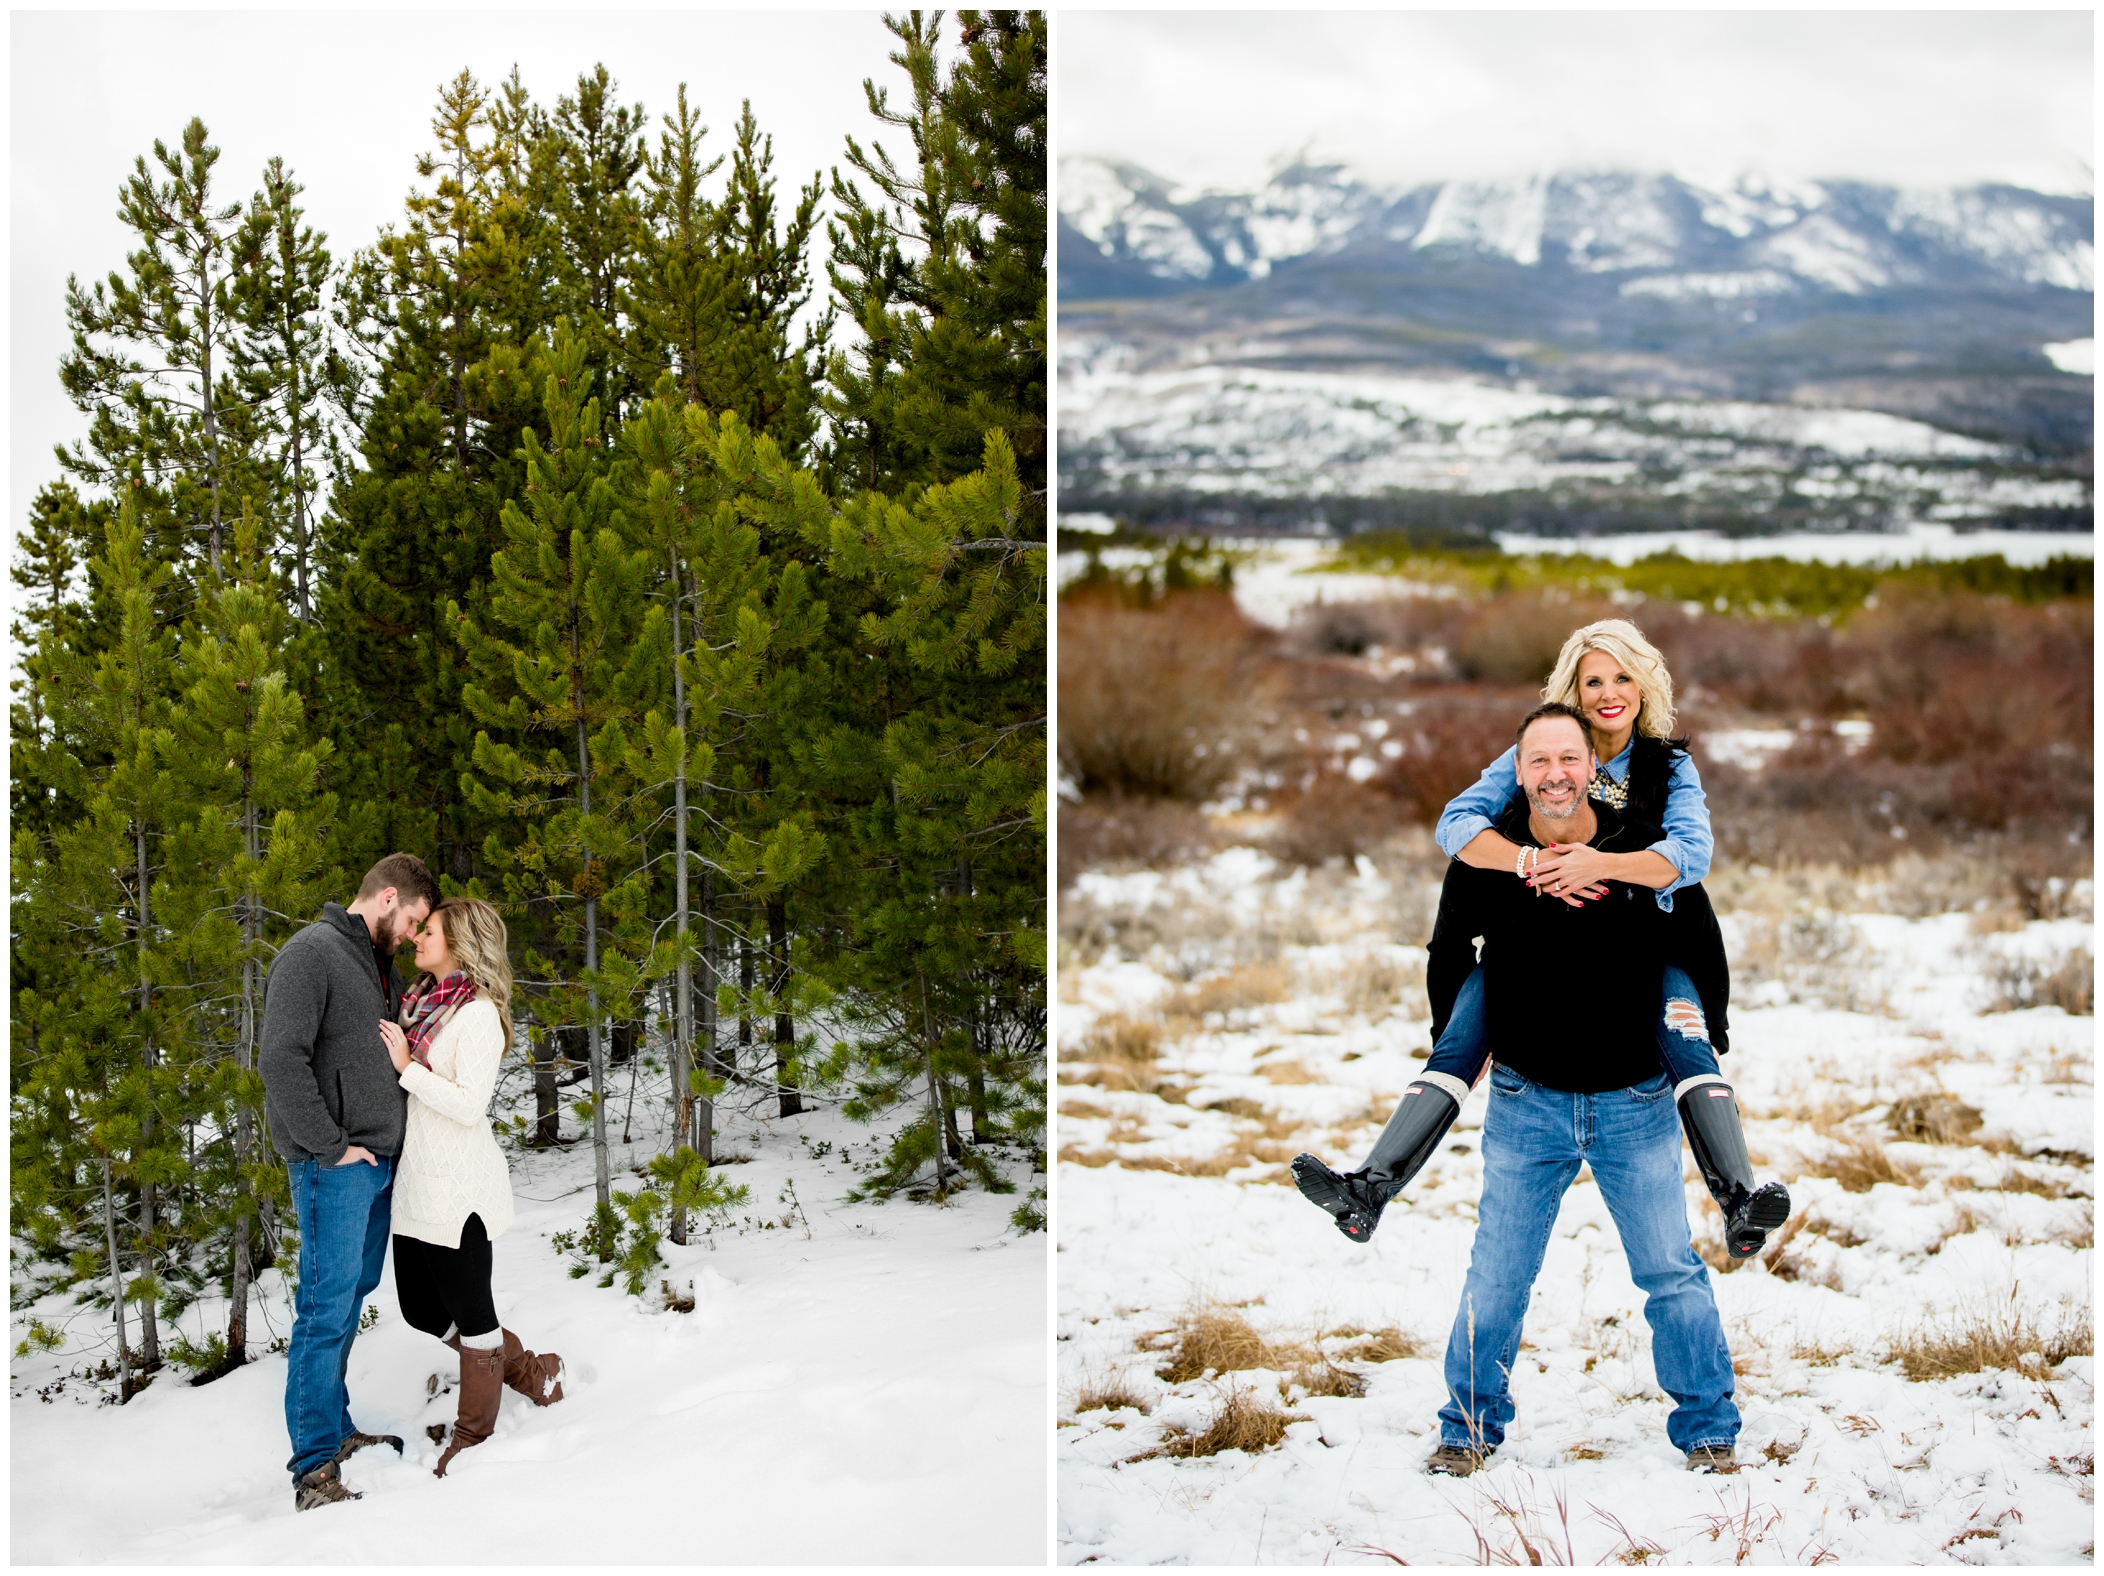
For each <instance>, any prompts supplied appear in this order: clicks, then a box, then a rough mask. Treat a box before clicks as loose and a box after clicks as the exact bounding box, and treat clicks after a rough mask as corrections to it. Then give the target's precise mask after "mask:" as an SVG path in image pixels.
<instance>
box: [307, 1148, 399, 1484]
mask: <svg viewBox="0 0 2104 1576" xmlns="http://www.w3.org/2000/svg"><path fill="white" fill-rule="evenodd" d="M288 1169H289V1170H290V1172H291V1175H292V1208H293V1213H294V1214H295V1215H296V1216H297V1217H298V1220H299V1231H300V1269H299V1274H300V1283H299V1292H298V1294H297V1296H296V1297H295V1299H294V1301H293V1306H292V1343H291V1349H290V1350H289V1351H288V1352H287V1353H286V1354H285V1362H286V1372H285V1432H286V1433H288V1434H290V1435H291V1436H292V1459H291V1460H290V1461H288V1462H286V1463H285V1465H286V1466H287V1467H289V1468H290V1469H291V1472H292V1476H293V1478H294V1480H295V1481H296V1480H298V1479H299V1478H301V1477H303V1476H304V1475H305V1474H307V1473H309V1472H312V1471H313V1470H314V1469H315V1468H316V1467H318V1466H320V1465H321V1464H322V1463H323V1462H325V1461H328V1460H331V1459H333V1458H334V1456H335V1454H336V1447H337V1446H338V1445H340V1444H342V1443H343V1442H344V1440H345V1439H347V1438H348V1437H350V1436H351V1435H352V1434H355V1433H356V1432H357V1431H358V1430H357V1427H356V1426H355V1425H354V1424H353V1423H352V1422H351V1397H350V1392H349V1391H348V1390H347V1389H346V1388H345V1386H344V1374H345V1373H346V1372H347V1371H348V1370H349V1368H350V1366H351V1342H352V1341H354V1340H356V1339H357V1338H358V1316H359V1314H360V1313H361V1312H362V1311H363V1310H364V1308H365V1299H366V1296H367V1294H368V1293H370V1292H371V1291H372V1289H373V1288H374V1287H375V1286H377V1285H379V1284H380V1272H381V1270H382V1269H384V1268H385V1267H386V1264H387V1227H388V1223H389V1221H390V1220H391V1218H392V1209H391V1206H392V1204H393V1202H394V1177H395V1159H394V1156H392V1155H382V1156H380V1157H379V1164H378V1165H370V1166H369V1165H367V1164H366V1163H365V1162H364V1161H362V1160H360V1161H354V1162H352V1163H351V1164H350V1165H347V1166H325V1165H323V1164H321V1163H320V1162H319V1161H315V1160H300V1161H295V1162H294V1163H293V1164H292V1165H291V1166H290V1167H289V1168H288Z"/></svg>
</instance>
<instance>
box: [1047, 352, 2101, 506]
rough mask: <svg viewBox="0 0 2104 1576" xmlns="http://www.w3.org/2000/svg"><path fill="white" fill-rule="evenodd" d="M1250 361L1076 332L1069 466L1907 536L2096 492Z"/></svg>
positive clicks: (1805, 410)
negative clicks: (1539, 500) (1850, 523)
mask: <svg viewBox="0 0 2104 1576" xmlns="http://www.w3.org/2000/svg"><path fill="white" fill-rule="evenodd" d="M1244 352H1245V356H1246V359H1242V360H1229V359H1226V356H1225V355H1223V358H1222V359H1221V360H1216V361H1212V362H1209V363H1206V364H1200V365H1189V366H1135V365H1134V362H1135V360H1136V358H1135V356H1134V355H1133V354H1132V352H1131V350H1130V348H1129V347H1128V346H1126V345H1124V344H1122V343H1120V342H1118V341H1117V340H1114V339H1110V338H1108V337H1104V336H1099V335H1096V334H1092V333H1090V332H1089V331H1087V330H1085V329H1077V330H1075V331H1073V332H1071V333H1070V334H1068V335H1067V336H1066V338H1065V340H1064V342H1063V347H1062V353H1061V362H1060V403H1059V411H1060V431H1061V438H1062V452H1061V463H1062V467H1063V468H1064V469H1067V470H1068V471H1070V472H1074V471H1083V472H1086V473H1087V474H1088V475H1089V476H1090V484H1091V486H1092V487H1096V488H1100V489H1103V490H1105V491H1110V492H1120V491H1122V492H1193V493H1206V492H1234V493H1256V494H1263V495H1267V496H1272V497H1281V498H1288V497H1305V498H1311V499H1320V498H1332V497H1342V496H1366V495H1370V494H1378V493H1381V492H1383V491H1386V490H1400V491H1409V492H1432V493H1471V494H1481V493H1498V492H1507V491H1512V490H1516V489H1535V490H1548V489H1554V488H1559V487H1566V486H1574V485H1575V486H1581V487H1588V488H1595V489H1606V490H1617V491H1627V492H1632V493H1641V494H1643V495H1644V496H1646V497H1649V498H1652V499H1685V500H1689V501H1691V502H1703V501H1716V502H1719V503H1724V504H1739V505H1743V506H1746V507H1750V508H1765V507H1774V506H1776V505H1779V504H1784V503H1792V504H1794V505H1795V506H1796V507H1798V508H1799V509H1810V510H1814V511H1821V512H1825V513H1829V514H1832V515H1833V516H1835V517H1836V518H1837V519H1844V520H1845V519H1847V518H1849V517H1850V516H1852V515H1853V514H1855V513H1856V512H1857V511H1858V509H1859V508H1860V507H1862V506H1865V505H1871V506H1874V507H1875V508H1876V510H1877V513H1878V518H1879V519H1880V520H1881V521H1883V522H1885V523H1887V524H1889V525H1893V526H1900V527H1904V526H1905V525H1906V524H1908V523H1911V522H1912V521H1915V520H1925V521H1945V520H1971V519H1982V518H1992V517H1994V516H1996V515H1999V514H2001V513H2003V512H2005V511H2009V510H2015V509H2032V508H2041V507H2048V508H2049V507H2061V508H2069V509H2074V508H2080V507H2082V506H2083V505H2085V504H2086V503H2087V502H2088V498H2089V490H2088V488H2087V487H2086V485H2085V484H2084V483H2083V482H2082V481H2081V480H2079V479H2076V478H2073V477H2053V478H2042V477H2039V476H2037V475H2033V474H2027V473H2026V469H2027V468H2026V467H2025V466H2024V465H2023V464H2022V462H2021V457H2020V456H2018V455H2016V454H2015V453H2014V452H2012V451H2011V450H2009V449H2008V448H2007V447H2005V446H2002V445H1997V444H1992V443H1986V442H1982V441H1980V440H1978V439H1974V438H1969V437H1965V436H1962V435H1960V434H1957V433H1952V432H1948V431H1945V430H1943V429H1940V428H1937V427H1934V426H1931V425H1929V424H1928V423H1926V422H1920V421H1912V420H1908V419H1906V418H1903V417H1899V416H1893V415H1888V414H1885V413H1883V412H1879V411H1873V410H1859V409H1858V410H1851V409H1847V408H1845V407H1844V408H1816V407H1806V406H1800V405H1786V404H1777V403H1767V404H1763V403H1757V402H1753V401H1744V400H1737V401H1733V400H1688V399H1678V400H1632V399H1624V398H1619V397H1596V398H1591V399H1581V398H1572V397H1570V396H1568V395H1562V394H1553V393H1546V392H1542V391H1540V390H1536V389H1531V388H1514V387H1510V386H1504V385H1500V384H1497V383H1493V382H1490V381H1487V380H1480V379H1466V378H1455V377H1446V378H1439V377H1430V376H1416V377H1412V376H1407V375H1402V374H1397V373H1390V372H1384V371H1378V370H1365V371H1357V372H1342V371H1328V372H1323V371H1297V370H1289V369H1284V368H1277V367H1270V366H1265V365H1262V364H1260V358H1261V355H1262V346H1261V345H1255V344H1252V345H1249V346H1246V347H1244ZM1982 462H2000V463H1987V464H1983V463H1982Z"/></svg>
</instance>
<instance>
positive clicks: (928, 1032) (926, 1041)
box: [920, 974, 950, 1191]
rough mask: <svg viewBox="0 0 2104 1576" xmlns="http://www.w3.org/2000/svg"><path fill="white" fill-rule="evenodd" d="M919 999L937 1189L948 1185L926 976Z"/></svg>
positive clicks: (933, 1036) (921, 985)
mask: <svg viewBox="0 0 2104 1576" xmlns="http://www.w3.org/2000/svg"><path fill="white" fill-rule="evenodd" d="M920 999H921V1044H922V1045H923V1046H924V1047H925V1048H926V1054H927V1059H928V1126H929V1129H930V1130H931V1131H932V1132H933V1133H934V1134H935V1186H936V1188H937V1190H938V1191H940V1190H941V1189H943V1188H946V1187H948V1186H949V1181H950V1179H949V1173H948V1172H947V1171H946V1170H945V1169H944V1166H943V1130H942V1096H941V1095H940V1094H938V1093H937V1092H936V1091H937V1084H936V1081H935V1024H934V1020H933V1019H931V1018H930V1017H929V1016H928V976H927V975H926V974H922V975H921V976H920Z"/></svg>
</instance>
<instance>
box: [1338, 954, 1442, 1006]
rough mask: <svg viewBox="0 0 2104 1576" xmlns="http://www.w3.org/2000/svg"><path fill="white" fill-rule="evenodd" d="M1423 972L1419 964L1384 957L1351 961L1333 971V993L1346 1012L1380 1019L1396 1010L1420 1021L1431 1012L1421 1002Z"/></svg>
mask: <svg viewBox="0 0 2104 1576" xmlns="http://www.w3.org/2000/svg"><path fill="white" fill-rule="evenodd" d="M1424 981H1425V968H1424V964H1423V963H1422V962H1421V961H1420V962H1418V963H1416V964H1415V965H1411V964H1406V963H1404V962H1403V961H1402V960H1401V959H1400V958H1396V957H1392V956H1388V955H1386V954H1382V955H1378V956H1374V957H1361V958H1353V959H1352V960H1351V961H1350V962H1349V963H1347V964H1345V965H1344V966H1343V967H1342V968H1340V969H1339V970H1338V971H1337V976H1336V983H1335V989H1336V992H1337V994H1338V996H1339V997H1341V998H1342V999H1343V1002H1344V1005H1345V1007H1346V1008H1347V1009H1349V1010H1350V1011H1352V1012H1354V1013H1359V1014H1362V1015H1366V1016H1381V1015H1383V1014H1384V1013H1385V1012H1386V1011H1387V1010H1389V1009H1396V1010H1399V1011H1401V1012H1402V1014H1403V1015H1404V1016H1405V1017H1408V1018H1421V1017H1424V1016H1425V1015H1426V1014H1427V1013H1429V1012H1430V1011H1431V1008H1430V1007H1429V1005H1428V1004H1427V1003H1426V1001H1425V985H1424Z"/></svg>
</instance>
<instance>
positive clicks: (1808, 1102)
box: [1750, 1073, 1877, 1138]
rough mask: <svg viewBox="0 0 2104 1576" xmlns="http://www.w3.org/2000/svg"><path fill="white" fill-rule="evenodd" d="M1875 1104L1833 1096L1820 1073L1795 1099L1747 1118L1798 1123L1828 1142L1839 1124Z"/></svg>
mask: <svg viewBox="0 0 2104 1576" xmlns="http://www.w3.org/2000/svg"><path fill="white" fill-rule="evenodd" d="M1876 1103H1877V1102H1876V1101H1874V1100H1863V1099H1857V1098H1855V1097H1853V1096H1850V1095H1846V1094H1835V1093H1833V1092H1832V1091H1831V1090H1830V1088H1828V1087H1827V1075H1825V1074H1823V1073H1822V1074H1820V1075H1818V1076H1815V1077H1814V1078H1813V1079H1812V1080H1811V1082H1810V1083H1809V1084H1808V1086H1807V1087H1806V1088H1805V1089H1804V1090H1803V1092H1801V1093H1800V1094H1799V1095H1798V1096H1797V1097H1796V1098H1795V1099H1786V1100H1784V1101H1781V1102H1779V1103H1777V1104H1776V1105H1774V1106H1771V1107H1769V1108H1768V1109H1766V1110H1763V1111H1757V1112H1753V1113H1750V1114H1752V1115H1755V1116H1757V1117H1759V1118H1761V1119H1762V1120H1766V1121H1781V1122H1802V1123H1804V1124H1805V1125H1806V1126H1807V1127H1809V1128H1811V1130H1812V1131H1813V1132H1815V1133H1817V1134H1818V1135H1819V1136H1820V1137H1821V1138H1831V1137H1833V1136H1834V1134H1835V1133H1836V1132H1837V1131H1838V1130H1839V1129H1840V1128H1841V1127H1842V1126H1843V1124H1845V1123H1847V1122H1850V1121H1852V1120H1854V1119H1855V1118H1856V1117H1858V1116H1861V1115H1862V1114H1863V1113H1864V1112H1865V1111H1868V1110H1869V1109H1871V1107H1872V1106H1874V1105H1875V1104H1876Z"/></svg>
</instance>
